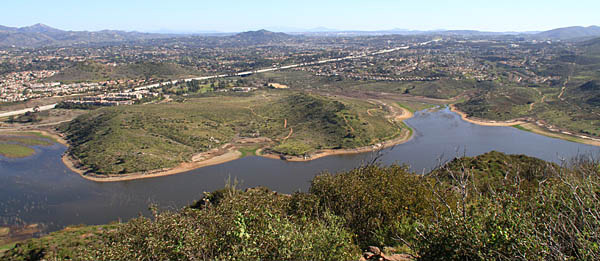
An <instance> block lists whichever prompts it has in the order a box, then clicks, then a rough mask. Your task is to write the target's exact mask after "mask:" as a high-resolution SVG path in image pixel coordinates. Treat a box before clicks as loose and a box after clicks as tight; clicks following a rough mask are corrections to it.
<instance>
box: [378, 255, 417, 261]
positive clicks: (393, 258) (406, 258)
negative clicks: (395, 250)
mask: <svg viewBox="0 0 600 261" xmlns="http://www.w3.org/2000/svg"><path fill="white" fill-rule="evenodd" d="M382 257H383V259H384V260H387V261H412V260H413V258H412V256H410V255H407V254H395V255H382Z"/></svg>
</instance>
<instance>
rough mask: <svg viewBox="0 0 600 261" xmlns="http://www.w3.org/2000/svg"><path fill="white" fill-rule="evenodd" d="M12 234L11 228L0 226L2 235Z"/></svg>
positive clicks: (0, 235)
mask: <svg viewBox="0 0 600 261" xmlns="http://www.w3.org/2000/svg"><path fill="white" fill-rule="evenodd" d="M8 234H10V228H8V227H0V237H4V236H8Z"/></svg>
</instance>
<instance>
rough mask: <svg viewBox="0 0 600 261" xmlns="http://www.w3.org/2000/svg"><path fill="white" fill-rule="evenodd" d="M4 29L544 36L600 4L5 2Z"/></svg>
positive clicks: (581, 19) (506, 0)
mask: <svg viewBox="0 0 600 261" xmlns="http://www.w3.org/2000/svg"><path fill="white" fill-rule="evenodd" d="M1 10H2V12H1V13H2V15H0V25H4V26H11V27H22V26H28V25H32V24H37V23H43V24H46V25H49V26H52V27H55V28H59V29H63V30H76V31H82V30H87V31H97V30H103V29H116V30H126V31H142V32H158V31H172V32H201V31H221V32H240V31H248V30H257V29H270V30H275V31H297V30H307V29H313V28H317V27H325V28H329V29H337V30H367V31H374V30H389V29H394V28H398V29H410V30H437V29H450V30H481V31H543V30H549V29H554V28H559V27H566V26H576V25H577V26H589V25H600V15H599V13H600V1H598V0H577V1H574V0H569V1H557V0H518V1H515V0H500V1H493V0H492V1H490V0H453V1H451V0H447V1H443V0H437V1H435V0H411V1H404V0H395V1H394V0H367V1H356V0H295V1H289V0H274V1H267V0H235V1H234V0H211V1H205V0H83V1H82V0H52V1H50V0H5V1H3V3H2V7H1Z"/></svg>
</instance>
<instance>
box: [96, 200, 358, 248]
mask: <svg viewBox="0 0 600 261" xmlns="http://www.w3.org/2000/svg"><path fill="white" fill-rule="evenodd" d="M210 199H215V197H210V196H209V197H208V198H207V199H206V204H204V205H203V206H202V207H201V208H200V209H191V208H190V209H185V210H183V211H181V212H178V213H171V212H163V213H160V214H155V217H154V220H151V219H148V218H143V217H141V218H137V219H134V220H132V221H130V222H128V223H127V224H124V225H123V226H122V227H120V228H119V229H118V230H117V231H114V232H112V233H107V234H105V235H104V244H103V245H102V246H101V247H100V248H98V249H94V250H92V251H88V252H87V253H86V255H87V258H90V259H94V260H140V259H141V260H352V259H353V258H354V257H355V256H356V255H357V254H358V252H357V249H356V247H355V246H354V245H353V244H352V234H351V233H349V232H347V231H346V230H344V228H343V225H342V224H343V223H342V220H341V219H339V218H338V217H335V216H333V215H330V214H325V215H324V217H323V219H320V220H315V219H302V218H298V217H295V216H288V215H286V214H285V211H284V210H285V206H286V202H287V201H288V197H285V196H280V195H277V194H276V193H273V192H270V191H268V190H266V189H260V188H259V189H252V190H248V191H247V192H241V191H236V190H234V189H227V190H224V191H221V192H220V193H219V200H218V201H216V202H214V203H213V202H211V201H210Z"/></svg>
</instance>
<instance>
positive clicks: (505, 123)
mask: <svg viewBox="0 0 600 261" xmlns="http://www.w3.org/2000/svg"><path fill="white" fill-rule="evenodd" d="M450 110H451V111H453V112H456V113H457V114H458V115H460V117H461V118H462V119H463V120H464V121H466V122H470V123H473V124H477V125H482V126H498V127H511V126H516V125H521V124H524V123H525V122H524V121H518V120H510V121H490V120H483V119H475V118H469V116H468V115H467V114H466V113H464V112H462V111H460V110H458V109H457V108H456V106H454V104H451V105H450Z"/></svg>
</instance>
